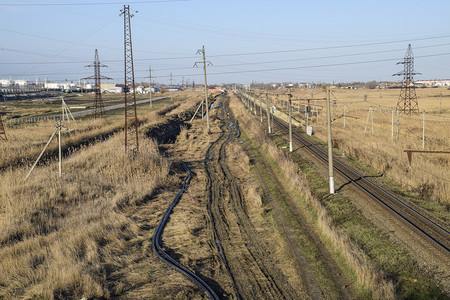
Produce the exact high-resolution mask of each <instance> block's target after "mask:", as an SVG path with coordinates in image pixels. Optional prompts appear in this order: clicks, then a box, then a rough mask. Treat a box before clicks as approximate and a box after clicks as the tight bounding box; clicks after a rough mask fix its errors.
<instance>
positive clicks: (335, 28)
mask: <svg viewBox="0 0 450 300" xmlns="http://www.w3.org/2000/svg"><path fill="white" fill-rule="evenodd" d="M85 3H88V4H91V5H79V4H85ZM369 3H370V4H369ZM48 4H64V5H48ZM123 4H124V3H123V2H122V3H121V2H117V1H115V0H98V1H85V0H76V1H75V0H63V1H56V0H24V1H22V0H0V49H1V50H0V78H12V79H28V80H35V78H40V79H41V81H43V80H44V79H45V78H47V79H49V80H55V81H64V80H66V79H67V80H69V81H78V80H79V79H80V78H83V77H88V76H91V75H93V70H92V68H86V67H84V66H85V65H87V64H90V63H91V62H93V60H94V51H95V49H96V48H97V49H98V51H99V56H100V61H101V62H102V63H104V64H106V65H108V66H109V67H108V68H102V74H103V75H105V76H109V77H112V78H114V82H121V81H123V72H124V71H123V17H120V16H119V13H120V9H121V8H123ZM126 4H130V8H131V9H132V10H134V11H138V12H137V13H135V17H133V19H132V25H131V27H132V41H133V50H134V67H135V76H136V81H137V82H140V81H142V80H148V68H149V67H150V66H151V67H152V69H153V76H154V78H155V81H159V82H162V83H168V82H169V74H170V73H172V74H173V82H174V83H181V82H182V80H183V79H184V80H185V81H186V82H188V81H189V82H192V80H195V82H197V83H201V82H203V77H202V69H201V68H193V64H194V63H195V62H196V61H199V60H201V56H200V55H196V52H197V50H198V49H199V48H201V47H202V45H205V48H206V54H207V59H208V60H209V61H211V62H212V63H213V66H210V67H208V73H209V76H208V81H209V83H212V84H215V83H230V82H240V83H250V82H252V81H257V82H280V81H292V82H312V81H314V82H318V81H322V82H332V81H335V82H348V81H369V80H399V79H400V78H398V77H392V76H391V75H392V74H394V73H396V72H399V71H401V70H402V65H396V62H397V61H400V60H402V58H403V56H404V55H405V52H406V48H407V46H408V43H411V44H412V47H413V52H414V55H415V57H416V59H415V62H416V63H415V69H416V71H417V72H421V73H422V74H423V75H418V76H416V79H443V78H450V74H449V73H450V69H449V67H450V18H449V11H450V1H449V0H436V1H433V0H430V1H416V0H409V1H404V0H391V1H385V0H379V1H361V0H359V1H356V0H355V1H345V0H344V1H334V0H333V1H331V0H327V1H320V0H318V1H265V0H262V1H261V0H260V1H254V0H252V1H236V0H228V1H213V0H210V1H206V0H190V1H167V2H164V1H162V0H161V1H130V2H127V3H126ZM318 48H320V49H318ZM313 49H314V50H313ZM291 50H292V51H291ZM267 52H272V53H267Z"/></svg>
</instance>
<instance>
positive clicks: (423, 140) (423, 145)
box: [422, 110, 425, 151]
mask: <svg viewBox="0 0 450 300" xmlns="http://www.w3.org/2000/svg"><path fill="white" fill-rule="evenodd" d="M423 150H425V110H424V111H423V130H422V151H423Z"/></svg>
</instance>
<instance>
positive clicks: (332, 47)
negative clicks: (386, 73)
mask: <svg viewBox="0 0 450 300" xmlns="http://www.w3.org/2000/svg"><path fill="white" fill-rule="evenodd" d="M449 37H450V35H442V36H435V37H424V38H416V39H408V40H396V41H385V42H374V43H364V44H351V45H340V46H328V47H317V48H303V49H293V50H275V51H262V52H247V53H233V54H217V55H209V57H221V56H244V55H260V54H277V53H289V52H302V51H317V50H329V49H340V48H353V47H364V46H375V45H386V44H396V43H405V42H411V41H423V40H433V39H444V38H449Z"/></svg>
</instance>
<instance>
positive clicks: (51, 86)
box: [44, 82, 77, 92]
mask: <svg viewBox="0 0 450 300" xmlns="http://www.w3.org/2000/svg"><path fill="white" fill-rule="evenodd" d="M44 89H48V90H54V91H66V92H73V91H76V90H77V85H76V84H75V83H67V82H66V83H58V82H46V83H44Z"/></svg>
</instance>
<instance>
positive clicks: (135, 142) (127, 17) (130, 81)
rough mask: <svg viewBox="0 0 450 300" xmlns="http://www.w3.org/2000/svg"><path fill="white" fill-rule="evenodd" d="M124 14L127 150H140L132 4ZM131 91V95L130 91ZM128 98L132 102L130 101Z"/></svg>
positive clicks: (124, 9)
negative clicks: (132, 36)
mask: <svg viewBox="0 0 450 300" xmlns="http://www.w3.org/2000/svg"><path fill="white" fill-rule="evenodd" d="M120 11H121V14H120V15H123V31H124V33H123V37H124V60H125V87H124V88H125V91H124V93H125V151H127V150H130V151H132V152H138V151H139V139H138V119H137V111H136V86H135V83H134V66H133V46H132V43H131V18H132V17H133V16H134V15H133V14H130V6H129V5H124V6H123V10H120ZM130 92H131V97H129V96H128V93H130ZM128 98H131V99H132V101H133V102H132V103H128Z"/></svg>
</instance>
